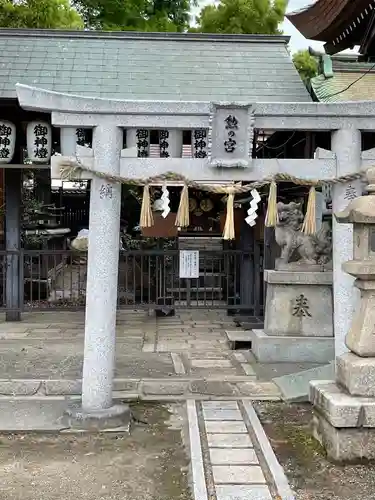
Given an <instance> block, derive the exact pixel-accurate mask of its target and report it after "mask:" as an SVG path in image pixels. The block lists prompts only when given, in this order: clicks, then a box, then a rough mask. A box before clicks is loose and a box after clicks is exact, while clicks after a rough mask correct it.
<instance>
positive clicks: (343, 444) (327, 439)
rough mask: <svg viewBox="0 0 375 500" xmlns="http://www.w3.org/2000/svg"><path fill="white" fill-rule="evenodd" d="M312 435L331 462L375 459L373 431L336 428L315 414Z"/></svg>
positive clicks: (374, 435)
mask: <svg viewBox="0 0 375 500" xmlns="http://www.w3.org/2000/svg"><path fill="white" fill-rule="evenodd" d="M313 433H314V437H315V438H316V439H317V440H318V441H319V442H320V443H321V445H322V446H323V447H324V448H325V450H326V452H327V455H328V457H329V458H330V459H332V460H335V461H339V462H350V461H357V460H361V459H365V460H374V459H375V429H367V428H364V427H362V428H337V427H334V426H333V425H331V424H330V423H329V422H328V420H326V419H325V418H324V416H322V415H321V414H319V413H317V414H316V415H315V416H314V420H313Z"/></svg>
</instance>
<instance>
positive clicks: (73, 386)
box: [45, 379, 82, 396]
mask: <svg viewBox="0 0 375 500" xmlns="http://www.w3.org/2000/svg"><path fill="white" fill-rule="evenodd" d="M45 388H46V394H47V396H59V395H64V396H71V395H79V394H82V380H81V379H76V380H46V382H45Z"/></svg>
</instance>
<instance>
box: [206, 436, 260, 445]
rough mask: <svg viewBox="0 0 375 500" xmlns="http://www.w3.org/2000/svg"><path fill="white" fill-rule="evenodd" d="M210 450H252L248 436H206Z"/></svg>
mask: <svg viewBox="0 0 375 500" xmlns="http://www.w3.org/2000/svg"><path fill="white" fill-rule="evenodd" d="M207 441H208V446H209V447H210V448H252V446H253V444H252V442H251V439H250V436H249V435H248V434H233V433H229V434H207Z"/></svg>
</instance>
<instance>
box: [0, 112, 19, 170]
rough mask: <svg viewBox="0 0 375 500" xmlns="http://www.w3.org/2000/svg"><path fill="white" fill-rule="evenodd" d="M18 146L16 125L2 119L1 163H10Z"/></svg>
mask: <svg viewBox="0 0 375 500" xmlns="http://www.w3.org/2000/svg"><path fill="white" fill-rule="evenodd" d="M15 147H16V126H15V125H14V124H13V123H11V122H8V121H3V120H1V121H0V163H3V164H4V163H10V162H11V161H12V159H13V156H14V151H15Z"/></svg>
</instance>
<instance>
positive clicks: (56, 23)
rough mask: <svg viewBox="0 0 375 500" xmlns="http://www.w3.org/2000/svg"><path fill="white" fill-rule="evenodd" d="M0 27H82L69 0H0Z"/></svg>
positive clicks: (81, 22) (78, 16) (80, 20)
mask: <svg viewBox="0 0 375 500" xmlns="http://www.w3.org/2000/svg"><path fill="white" fill-rule="evenodd" d="M0 27H1V28H51V29H54V28H61V29H82V28H83V21H82V19H81V17H80V15H79V14H78V12H77V11H76V10H75V9H73V8H72V7H71V6H70V2H69V0H0Z"/></svg>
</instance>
